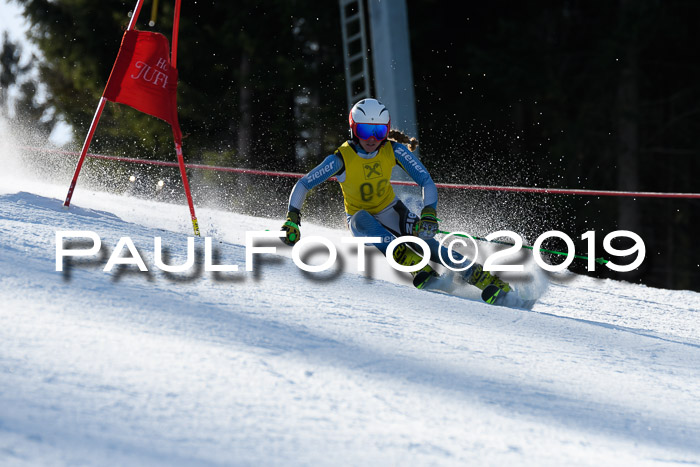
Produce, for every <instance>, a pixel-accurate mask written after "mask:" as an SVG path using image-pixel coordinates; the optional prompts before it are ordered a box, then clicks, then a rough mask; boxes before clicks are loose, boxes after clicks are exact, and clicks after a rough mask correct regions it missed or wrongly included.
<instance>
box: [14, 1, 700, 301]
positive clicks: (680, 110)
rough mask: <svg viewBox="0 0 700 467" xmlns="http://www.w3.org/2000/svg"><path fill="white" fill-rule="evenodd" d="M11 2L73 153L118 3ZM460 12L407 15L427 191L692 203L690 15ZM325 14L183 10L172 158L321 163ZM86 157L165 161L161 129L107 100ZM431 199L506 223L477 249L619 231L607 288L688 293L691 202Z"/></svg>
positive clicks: (246, 7) (329, 124)
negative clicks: (622, 260) (472, 188)
mask: <svg viewBox="0 0 700 467" xmlns="http://www.w3.org/2000/svg"><path fill="white" fill-rule="evenodd" d="M17 1H18V3H20V4H21V5H22V6H23V7H24V9H25V13H26V16H27V17H28V18H29V20H30V22H31V24H32V25H33V26H32V39H33V40H34V42H35V43H36V44H37V45H38V46H39V48H40V50H41V51H42V53H43V60H41V61H40V70H41V75H40V76H41V78H40V79H41V81H42V82H43V83H45V85H46V87H47V90H48V99H49V101H48V103H47V105H49V106H51V108H53V109H55V113H56V114H57V115H60V116H62V117H63V118H65V120H66V121H67V122H69V123H70V124H72V125H73V128H74V129H75V134H76V137H75V140H76V141H82V140H83V138H84V135H85V131H86V129H87V127H88V125H89V123H90V120H91V119H92V115H93V112H94V110H95V106H96V103H97V101H98V99H99V96H100V94H101V92H102V90H103V88H104V85H105V83H106V80H107V77H108V76H109V72H110V70H111V66H112V63H113V61H114V58H115V57H116V52H117V50H118V48H119V43H120V40H121V36H122V33H123V30H124V29H125V27H126V25H127V23H128V20H129V18H128V16H127V14H128V12H129V10H130V9H131V8H133V3H134V2H122V1H117V0H104V1H102V2H100V7H99V9H95V8H94V7H93V2H91V1H89V0H55V1H51V2H49V1H47V0H17ZM173 3H174V2H160V11H159V12H158V18H157V22H156V25H155V26H154V27H149V26H148V25H147V21H148V16H149V13H150V3H149V2H147V4H146V6H145V7H144V9H143V11H142V13H141V18H140V21H139V23H138V27H139V28H140V29H144V30H149V29H150V30H156V31H160V32H163V33H164V34H166V35H167V36H170V29H171V27H172V14H173V11H172V9H173V5H172V4H173ZM461 9H465V10H466V12H465V13H460V14H457V13H456V11H455V5H453V4H451V3H450V2H441V1H438V0H409V1H408V16H409V24H410V29H411V51H412V56H413V70H414V82H415V94H416V109H417V115H418V127H419V135H417V136H418V138H419V140H420V142H421V148H420V151H421V152H420V154H421V158H422V159H423V161H424V162H425V164H426V165H427V166H428V168H429V169H430V170H431V172H432V174H433V178H434V179H435V180H436V181H442V182H459V183H470V184H495V185H521V186H548V187H558V188H586V189H599V190H630V191H659V192H695V193H697V192H698V191H700V190H698V187H699V185H700V184H699V183H698V182H697V181H696V177H697V174H698V169H699V168H700V162H698V161H699V160H700V139H698V135H700V60H699V59H698V56H697V51H698V50H700V32H699V31H698V27H697V19H698V18H700V2H696V1H692V0H666V1H660V0H614V1H603V0H597V1H584V0H579V1H576V0H569V1H543V2H537V3H536V4H535V5H533V4H528V3H527V2H516V1H510V0H509V1H495V2H468V3H465V4H464V5H462V7H460V10H461ZM339 18H340V13H339V10H338V4H337V2H336V1H328V2H323V3H320V2H310V1H294V0H267V1H264V2H259V1H252V0H245V1H238V2H217V1H213V0H201V1H198V2H196V3H192V2H183V6H182V20H181V28H180V41H179V47H178V70H179V75H180V86H179V94H178V103H179V112H180V122H181V126H182V129H183V133H184V134H185V135H186V136H187V138H186V139H185V154H186V156H187V158H188V160H190V161H193V162H204V163H209V164H216V165H230V166H245V167H251V168H268V169H276V170H289V171H304V170H307V169H309V168H310V167H312V166H313V165H315V164H316V163H318V162H319V161H320V160H321V158H322V157H324V156H325V155H326V154H328V153H329V152H330V151H332V150H333V149H335V147H336V146H337V145H338V143H339V142H340V141H342V139H343V138H345V137H346V135H347V128H346V125H347V117H346V110H347V108H348V103H347V102H346V101H345V99H346V98H345V82H344V74H343V66H344V64H343V56H342V44H341V34H340V20H339ZM93 150H94V151H106V152H110V153H118V154H126V155H132V156H138V157H155V158H168V157H171V158H172V139H171V134H170V130H169V128H168V127H167V125H166V124H164V123H163V122H160V121H158V120H156V119H153V118H151V117H148V116H144V115H140V114H138V113H137V112H135V111H132V110H131V109H129V108H127V107H124V106H117V105H113V104H109V105H108V107H107V113H106V114H105V116H104V117H103V119H102V121H101V123H100V130H99V137H98V138H97V140H96V141H95V143H94V146H93ZM287 188H288V187H285V189H287ZM283 191H284V190H283ZM441 195H442V196H443V201H442V203H441V206H442V207H443V209H445V208H447V207H448V206H449V207H450V209H451V210H459V208H458V206H459V207H463V211H464V213H466V214H465V215H466V216H467V217H469V216H472V217H475V218H476V217H479V216H483V215H484V212H486V211H488V212H493V211H494V210H495V211H496V212H498V211H501V212H503V213H511V214H512V215H513V216H515V214H517V215H518V216H520V218H521V222H520V223H518V222H513V223H509V222H505V223H503V225H495V224H497V223H498V222H493V223H492V224H494V225H490V226H489V225H488V223H486V224H484V223H480V222H474V223H471V224H470V225H479V226H481V225H485V227H484V231H479V232H474V233H475V234H480V235H483V234H486V233H489V232H488V231H487V230H489V229H490V230H491V231H493V230H497V229H501V228H506V229H510V230H518V231H522V232H524V233H526V235H527V236H528V240H529V241H534V238H536V236H537V235H538V234H539V233H542V232H544V231H546V230H551V229H560V230H563V231H564V232H566V233H567V234H569V235H570V236H571V237H572V238H574V239H579V240H578V241H577V246H582V245H585V244H584V243H583V242H582V241H581V240H580V236H581V234H583V233H584V232H586V231H588V230H595V231H596V232H598V233H599V237H600V238H599V240H602V237H603V236H604V235H605V234H606V233H608V232H611V231H613V230H616V229H628V230H632V231H634V232H637V233H639V234H640V235H641V236H642V238H643V239H644V240H645V242H646V245H647V259H646V260H645V262H644V264H643V265H642V267H640V268H639V270H638V271H636V272H634V273H630V274H627V275H625V276H624V277H623V278H626V279H627V280H634V281H643V282H645V283H647V284H649V285H654V286H662V287H671V288H690V289H695V290H700V285H699V284H700V264H699V263H700V248H698V247H697V245H696V231H695V230H694V229H695V228H696V225H697V224H698V222H697V221H695V222H693V220H694V219H695V218H697V217H698V216H697V214H698V208H699V204H700V203H698V201H697V200H675V199H665V200H649V199H631V198H613V197H572V196H558V197H552V196H545V195H527V196H525V195H502V194H497V193H489V194H483V193H466V194H465V193H462V194H459V195H457V194H454V193H441ZM475 206H488V209H487V210H481V211H480V210H479V209H476V208H475ZM282 209H283V208H282ZM450 212H452V211H450ZM521 213H522V215H520V214H521ZM494 218H495V219H499V216H498V215H497V214H496V215H495V217H494ZM502 218H507V219H510V218H509V217H508V216H507V215H505V216H503V217H502ZM598 243H599V244H602V242H601V241H599V242H598ZM598 253H599V256H600V255H603V254H604V253H603V252H602V249H600V248H599V252H598ZM581 268H582V266H581V265H580V264H579V265H578V266H574V267H573V269H574V270H582V269H581ZM600 275H603V276H605V274H602V273H601V274H600Z"/></svg>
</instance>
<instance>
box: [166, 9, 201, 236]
mask: <svg viewBox="0 0 700 467" xmlns="http://www.w3.org/2000/svg"><path fill="white" fill-rule="evenodd" d="M179 29H180V0H175V17H174V18H173V38H172V42H173V43H172V47H171V50H170V65H171V66H172V67H173V68H177V36H178V31H179ZM171 127H172V129H173V139H174V140H175V154H176V155H177V164H178V166H179V167H180V176H181V177H182V185H183V186H184V188H185V196H186V197H187V204H188V205H189V208H190V215H191V216H192V227H193V228H194V234H195V235H196V236H197V237H199V223H198V222H197V215H196V214H195V213H194V203H193V202H192V193H191V192H190V183H189V181H188V180H187V169H186V168H185V159H184V158H183V156H182V132H181V131H180V123H179V122H178V121H175V122H174V123H173V124H171Z"/></svg>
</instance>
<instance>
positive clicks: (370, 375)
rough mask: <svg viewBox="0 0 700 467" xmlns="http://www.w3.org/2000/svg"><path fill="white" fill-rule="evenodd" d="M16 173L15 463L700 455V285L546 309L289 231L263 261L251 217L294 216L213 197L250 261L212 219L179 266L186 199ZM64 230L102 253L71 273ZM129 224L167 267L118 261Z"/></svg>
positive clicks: (6, 434)
mask: <svg viewBox="0 0 700 467" xmlns="http://www.w3.org/2000/svg"><path fill="white" fill-rule="evenodd" d="M6 167H7V165H6ZM0 181H1V182H2V183H0V186H2V188H1V189H0V239H1V240H0V268H1V270H2V272H1V273H0V274H1V275H0V297H1V299H2V301H1V303H2V305H0V342H1V343H2V345H1V347H0V464H2V465H68V464H71V465H72V464H78V465H506V464H508V465H510V464H516V465H672V464H679V465H688V464H690V465H697V464H700V396H699V395H700V339H698V336H700V294H697V293H694V292H689V291H670V290H659V289H652V288H647V287H643V286H639V285H633V284H629V283H625V282H619V281H611V280H593V279H591V278H587V277H582V276H575V275H572V274H561V275H557V276H552V277H551V283H550V285H549V288H548V289H547V291H546V293H545V294H544V296H543V297H542V298H541V300H540V302H538V304H537V305H536V306H535V308H534V310H532V311H530V312H527V311H520V310H513V309H508V308H501V307H492V306H488V305H485V304H482V303H479V302H477V301H471V300H468V299H464V298H458V297H451V296H446V295H443V294H437V293H430V292H422V291H418V290H415V289H413V288H412V287H411V286H410V285H409V284H408V283H407V281H406V280H405V278H403V276H400V275H399V274H398V273H394V272H393V270H391V269H390V268H388V266H386V264H384V263H383V258H381V257H379V258H378V257H376V256H372V257H370V258H369V264H370V268H369V269H370V271H369V273H367V274H366V275H363V274H360V273H357V272H354V271H353V268H354V267H353V266H352V265H348V264H346V267H345V269H343V270H338V271H336V272H333V271H331V272H324V273H318V274H310V273H303V272H302V271H300V270H299V268H297V267H296V266H295V265H294V264H293V263H292V261H291V255H290V252H289V249H288V248H286V247H283V246H282V244H281V243H279V242H278V241H270V242H267V243H266V244H267V245H269V246H277V247H278V249H277V253H276V254H265V255H262V256H258V257H257V259H256V262H255V270H254V272H246V271H245V247H244V233H245V232H246V231H252V230H264V229H268V228H269V229H275V230H276V229H277V228H278V224H279V222H273V223H272V225H271V224H270V221H269V220H267V219H262V218H252V217H247V216H243V215H239V214H236V213H232V212H221V211H214V210H207V209H199V210H198V217H199V221H200V225H201V227H202V231H203V235H208V236H211V237H213V238H214V239H215V242H214V244H215V251H216V253H217V254H218V256H217V258H218V261H219V262H220V263H221V264H237V265H239V268H240V270H239V271H238V272H231V273H210V272H206V271H204V270H203V268H202V262H203V254H202V251H203V244H204V240H203V239H197V241H196V248H197V252H198V256H197V264H198V266H197V267H195V268H194V270H193V271H191V272H188V273H165V272H163V271H160V270H158V269H157V268H155V267H154V260H153V241H154V240H153V238H154V237H155V236H160V237H162V239H163V245H164V248H165V249H167V250H168V251H169V253H170V257H169V259H168V261H167V262H169V263H170V264H181V263H184V261H185V259H186V258H185V256H186V248H185V245H186V238H187V237H188V236H189V235H190V230H191V226H190V225H189V219H188V212H187V208H186V207H185V206H174V205H169V204H163V203H156V202H149V201H144V200H139V199H134V198H127V197H122V196H117V195H110V194H105V193H99V192H90V191H87V190H86V189H81V187H80V184H79V185H78V189H77V190H76V194H75V197H74V200H73V206H72V207H71V209H70V210H69V211H64V210H63V209H62V208H61V202H62V199H63V197H64V196H65V189H66V187H67V184H68V182H67V181H66V183H65V185H60V186H56V185H50V184H47V183H36V182H31V181H29V180H27V179H23V178H22V177H19V176H11V177H5V178H4V179H2V180H0ZM59 230H88V231H94V232H95V233H97V234H98V235H99V236H100V238H101V240H102V243H103V248H102V250H101V255H100V256H99V257H92V258H85V259H75V260H73V261H72V262H71V264H67V265H66V271H64V272H57V271H56V270H55V248H56V245H55V236H56V231H59ZM303 231H304V235H321V236H325V237H327V238H330V239H332V240H333V241H334V242H336V243H337V244H339V238H340V237H342V236H346V235H347V234H346V233H345V232H339V231H333V230H329V229H325V228H323V227H321V226H315V225H306V224H305V225H304V226H303ZM124 236H128V237H130V238H131V239H132V240H133V242H134V244H135V245H136V247H137V248H138V250H139V252H140V254H141V255H142V256H143V258H144V261H145V263H146V264H147V266H148V267H149V272H147V273H146V272H139V271H138V269H137V268H136V267H135V266H127V267H121V268H119V267H116V268H115V269H114V270H112V272H110V273H107V272H104V271H103V268H104V266H105V263H106V261H107V258H108V257H109V255H110V254H111V253H112V251H113V250H114V248H115V245H116V244H117V242H118V240H119V239H120V238H121V237H124ZM74 247H76V246H74ZM321 256H322V255H321ZM341 256H344V255H342V254H341Z"/></svg>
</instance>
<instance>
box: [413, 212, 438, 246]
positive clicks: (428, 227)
mask: <svg viewBox="0 0 700 467" xmlns="http://www.w3.org/2000/svg"><path fill="white" fill-rule="evenodd" d="M415 229H416V236H418V237H420V238H424V239H429V238H433V237H434V236H435V234H436V233H437V232H438V218H437V212H436V211H435V208H431V207H430V206H426V207H424V208H423V210H422V211H421V213H420V219H419V220H418V222H416V227H415Z"/></svg>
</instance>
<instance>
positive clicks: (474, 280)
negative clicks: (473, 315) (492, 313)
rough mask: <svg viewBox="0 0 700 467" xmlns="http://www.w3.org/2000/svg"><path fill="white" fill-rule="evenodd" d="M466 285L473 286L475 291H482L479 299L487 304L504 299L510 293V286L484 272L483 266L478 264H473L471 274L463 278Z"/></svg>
mask: <svg viewBox="0 0 700 467" xmlns="http://www.w3.org/2000/svg"><path fill="white" fill-rule="evenodd" d="M465 280H466V281H467V283H469V284H471V285H473V286H475V287H476V288H477V289H479V290H482V291H483V292H482V293H481V299H482V300H483V301H485V302H486V303H488V304H494V303H496V300H498V298H499V297H504V296H505V295H506V294H507V293H508V292H510V291H511V287H510V285H509V284H508V283H507V282H506V281H504V280H501V279H499V277H498V276H495V275H493V274H491V273H489V272H488V271H484V268H483V266H481V265H480V264H475V265H474V266H473V267H472V272H471V274H470V275H469V277H465Z"/></svg>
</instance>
